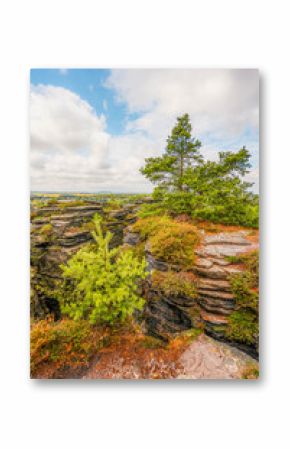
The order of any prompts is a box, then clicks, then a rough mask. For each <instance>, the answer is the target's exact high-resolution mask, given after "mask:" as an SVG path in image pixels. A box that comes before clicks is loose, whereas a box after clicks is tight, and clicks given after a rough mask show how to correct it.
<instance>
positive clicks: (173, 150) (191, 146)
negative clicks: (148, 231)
mask: <svg viewBox="0 0 290 449" xmlns="http://www.w3.org/2000/svg"><path fill="white" fill-rule="evenodd" d="M191 129H192V128H191V124H190V121H189V115H188V114H184V115H183V116H181V117H178V118H177V124H176V125H175V127H174V128H173V130H172V132H171V135H170V136H169V137H168V138H167V146H166V150H165V154H164V155H163V156H161V157H151V158H147V159H145V162H146V165H145V167H143V168H141V173H142V174H143V175H144V176H146V178H148V179H150V181H152V182H153V183H154V184H157V185H158V187H159V189H160V190H163V191H166V190H167V191H179V192H183V191H186V190H187V184H186V172H187V170H188V168H191V167H193V166H195V165H197V164H200V163H201V162H202V160H203V158H202V156H201V154H200V153H199V149H200V147H201V142H200V141H199V140H197V139H195V138H194V137H192V136H191Z"/></svg>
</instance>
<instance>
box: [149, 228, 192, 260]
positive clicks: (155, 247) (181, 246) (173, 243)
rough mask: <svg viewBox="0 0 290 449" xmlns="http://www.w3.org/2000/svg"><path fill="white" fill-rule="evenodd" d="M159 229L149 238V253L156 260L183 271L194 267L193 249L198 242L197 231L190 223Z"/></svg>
mask: <svg viewBox="0 0 290 449" xmlns="http://www.w3.org/2000/svg"><path fill="white" fill-rule="evenodd" d="M172 222H173V224H172V225H171V226H166V227H165V226H164V227H161V228H159V229H158V230H157V231H156V232H155V234H154V235H153V236H152V237H150V238H149V243H150V251H151V252H152V254H153V255H154V256H155V257H156V259H160V260H163V261H165V262H167V263H169V264H172V265H179V266H180V267H182V268H184V269H188V268H191V267H192V266H193V265H194V261H195V254H194V248H195V247H196V245H197V244H198V242H199V236H198V231H197V229H196V228H195V226H193V225H192V224H190V223H177V222H176V221H173V220H172Z"/></svg>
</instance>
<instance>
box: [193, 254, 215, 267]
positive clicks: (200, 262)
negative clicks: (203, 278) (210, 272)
mask: <svg viewBox="0 0 290 449" xmlns="http://www.w3.org/2000/svg"><path fill="white" fill-rule="evenodd" d="M195 265H196V266H197V267H199V268H210V267H212V266H213V262H212V261H211V260H210V259H205V258H201V257H199V258H197V259H196V261H195Z"/></svg>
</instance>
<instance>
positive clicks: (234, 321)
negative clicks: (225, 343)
mask: <svg viewBox="0 0 290 449" xmlns="http://www.w3.org/2000/svg"><path fill="white" fill-rule="evenodd" d="M233 262H234V261H233ZM237 262H238V263H244V265H245V268H246V269H245V270H244V271H242V272H240V273H237V274H235V275H232V276H231V278H230V284H231V289H232V292H233V294H234V297H235V303H236V310H235V311H234V312H233V313H232V314H231V315H230V316H229V325H228V327H227V329H226V335H227V337H228V338H230V339H232V340H234V341H238V342H240V343H246V344H250V345H252V344H257V341H258V334H259V291H258V287H259V253H258V252H257V251H255V252H253V253H251V254H247V255H244V256H240V257H239V258H238V259H237Z"/></svg>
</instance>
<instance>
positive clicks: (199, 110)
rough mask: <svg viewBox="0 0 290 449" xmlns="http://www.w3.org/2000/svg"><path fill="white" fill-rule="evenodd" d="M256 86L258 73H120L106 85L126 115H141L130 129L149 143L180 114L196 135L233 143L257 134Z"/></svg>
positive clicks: (194, 71)
mask: <svg viewBox="0 0 290 449" xmlns="http://www.w3.org/2000/svg"><path fill="white" fill-rule="evenodd" d="M258 83H259V80H258V72H257V71H256V70H246V69H243V70H242V69H241V70H226V69H207V70H205V69H194V70H189V69H188V70H183V69H181V70H180V69H172V70H166V69H163V70H162V69H161V70H153V69H147V70H146V69H145V70H139V69H136V70H121V69H120V70H113V71H112V72H111V75H110V77H109V79H108V80H107V86H108V87H111V88H113V89H115V91H116V95H117V99H118V100H119V101H121V102H125V103H126V104H127V106H128V110H129V112H131V113H133V112H139V113H141V117H139V118H138V119H136V120H134V121H131V122H130V123H129V125H128V126H129V128H130V129H131V130H134V129H139V130H143V131H146V132H148V133H149V134H150V135H152V136H153V137H157V136H158V137H160V136H164V132H165V135H166V133H168V132H169V130H170V128H171V126H172V124H173V123H174V121H175V119H176V116H177V115H179V114H183V113H185V112H188V113H189V114H190V116H191V119H192V124H193V127H194V131H195V132H196V133H197V134H199V135H201V134H206V133H211V135H212V137H213V136H214V135H215V136H216V137H220V138H223V137H226V138H228V137H229V138H232V137H233V136H234V137H237V136H238V135H241V134H242V133H243V132H244V131H245V129H247V128H252V129H257V127H258V121H259V105H258V103H259V98H258V97H259V89H258Z"/></svg>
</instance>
